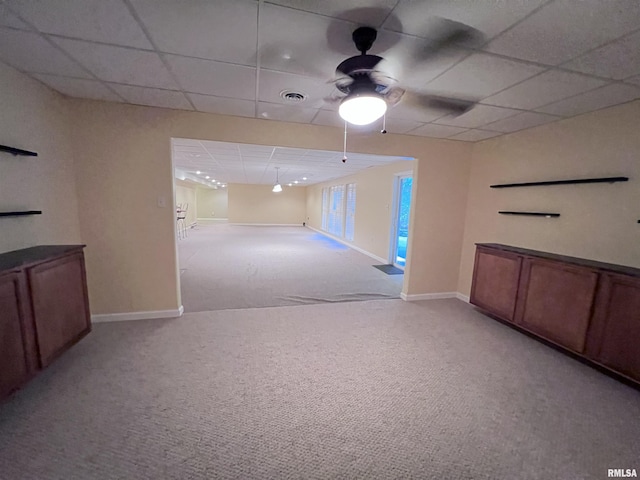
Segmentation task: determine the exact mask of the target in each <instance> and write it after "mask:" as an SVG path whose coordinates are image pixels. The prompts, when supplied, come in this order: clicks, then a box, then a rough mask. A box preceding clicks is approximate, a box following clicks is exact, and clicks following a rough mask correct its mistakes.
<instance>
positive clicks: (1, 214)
mask: <svg viewBox="0 0 640 480" xmlns="http://www.w3.org/2000/svg"><path fill="white" fill-rule="evenodd" d="M26 215H42V210H25V211H21V212H0V217H24V216H26Z"/></svg>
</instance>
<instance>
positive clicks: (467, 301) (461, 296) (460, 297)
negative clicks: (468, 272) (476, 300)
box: [456, 292, 469, 303]
mask: <svg viewBox="0 0 640 480" xmlns="http://www.w3.org/2000/svg"><path fill="white" fill-rule="evenodd" d="M456 298H457V299H458V300H462V301H463V302H466V303H469V297H467V296H466V295H463V294H461V293H460V292H456Z"/></svg>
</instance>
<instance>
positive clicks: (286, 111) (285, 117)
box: [257, 102, 318, 123]
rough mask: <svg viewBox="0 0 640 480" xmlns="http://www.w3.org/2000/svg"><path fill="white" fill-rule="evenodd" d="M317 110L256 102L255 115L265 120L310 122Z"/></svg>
mask: <svg viewBox="0 0 640 480" xmlns="http://www.w3.org/2000/svg"><path fill="white" fill-rule="evenodd" d="M317 112H318V110H317V109H315V108H303V107H298V106H296V105H279V104H275V103H266V102H258V115H257V117H258V118H265V119H267V120H280V121H282V122H296V123H311V120H312V119H313V117H314V116H315V114H316V113H317Z"/></svg>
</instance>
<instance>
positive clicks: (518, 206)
mask: <svg viewBox="0 0 640 480" xmlns="http://www.w3.org/2000/svg"><path fill="white" fill-rule="evenodd" d="M638 125H640V102H634V103H630V104H626V105H621V106H618V107H613V108H609V109H606V110H601V111H599V112H594V113H590V114H586V115H582V116H579V117H575V118H572V119H568V120H564V121H560V122H556V123H553V124H550V125H545V126H541V127H538V128H534V129H531V130H526V131H523V132H520V133H516V134H513V135H508V136H505V137H501V138H497V139H494V140H487V141H484V142H481V143H479V144H476V146H475V149H474V153H473V162H472V167H471V182H470V184H469V200H468V208H467V218H466V227H465V234H464V249H463V255H462V262H461V265H460V281H459V290H460V291H461V292H463V293H464V294H465V295H468V294H469V291H470V286H471V275H472V271H473V256H474V251H475V250H474V243H475V242H496V243H504V244H509V245H516V246H519V247H525V248H532V249H536V250H543V251H546V252H553V253H560V254H565V255H572V256H576V257H584V258H589V259H594V260H600V261H605V262H611V263H619V264H623V265H630V266H634V267H640V241H639V240H640V236H639V235H640V225H639V224H638V223H637V221H638V219H640V187H639V186H638V184H637V182H638V179H639V178H640V156H639V152H640V135H639V134H638ZM610 176H627V177H629V178H630V181H629V182H626V183H615V184H592V185H564V186H548V187H528V188H513V189H511V188H509V189H491V188H489V185H491V184H495V183H512V182H525V181H542V180H557V179H570V178H589V177H610ZM498 210H516V211H520V210H524V211H543V212H557V213H560V217H559V218H557V219H547V218H532V217H515V216H506V215H499V214H498V213H497V212H498Z"/></svg>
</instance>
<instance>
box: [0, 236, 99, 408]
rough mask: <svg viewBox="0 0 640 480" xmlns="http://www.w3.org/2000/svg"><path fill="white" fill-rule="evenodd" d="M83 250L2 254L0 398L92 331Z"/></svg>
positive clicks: (47, 249)
mask: <svg viewBox="0 0 640 480" xmlns="http://www.w3.org/2000/svg"><path fill="white" fill-rule="evenodd" d="M82 248H83V247H82V246H75V245H69V246H41V247H32V248H28V249H24V250H17V251H15V252H8V253H4V254H0V365H1V368H0V398H2V397H4V396H6V395H8V394H10V393H11V392H13V391H14V390H16V389H17V388H19V387H20V386H22V385H23V384H24V383H25V382H27V381H28V380H29V379H30V378H31V377H32V376H33V375H35V374H36V373H37V372H38V371H39V370H40V369H42V368H44V367H46V366H48V365H49V364H50V363H51V362H52V361H53V359H55V357H57V356H58V355H60V354H61V353H62V352H64V351H65V350H66V349H68V348H69V347H70V346H71V345H73V344H74V343H76V342H77V341H78V340H79V339H80V338H82V337H83V336H84V335H86V334H87V333H89V331H90V330H91V322H90V316H89V302H88V296H87V287H86V276H85V268H84V256H83V253H82Z"/></svg>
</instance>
